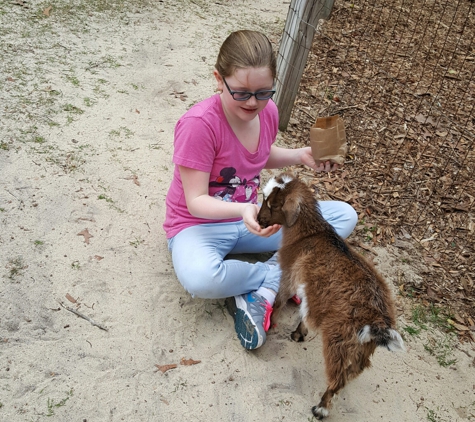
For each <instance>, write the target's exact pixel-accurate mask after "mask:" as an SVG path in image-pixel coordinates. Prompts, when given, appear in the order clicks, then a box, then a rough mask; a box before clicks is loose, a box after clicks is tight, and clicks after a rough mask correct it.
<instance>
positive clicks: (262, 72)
mask: <svg viewBox="0 0 475 422" xmlns="http://www.w3.org/2000/svg"><path fill="white" fill-rule="evenodd" d="M214 75H215V77H216V80H217V82H218V90H220V91H221V102H222V104H223V109H224V112H225V114H226V116H227V118H228V119H230V120H233V121H238V122H239V121H241V122H250V121H251V120H253V119H254V118H255V117H256V116H257V115H258V114H259V112H260V111H261V110H262V109H263V108H264V107H265V106H266V105H267V102H268V101H269V100H257V99H256V97H255V96H251V97H250V98H249V99H248V100H246V101H236V100H235V99H234V98H233V97H232V95H231V93H230V92H229V89H230V90H231V91H247V92H258V91H266V90H272V88H273V84H274V79H273V78H272V72H271V70H270V69H269V68H268V67H257V68H254V67H250V68H245V69H237V70H236V71H235V72H234V73H233V74H232V75H231V76H227V77H226V78H224V79H225V80H226V83H227V84H228V87H229V89H228V87H227V86H226V83H225V80H224V79H223V77H222V76H221V75H220V74H219V73H218V72H217V71H216V70H215V71H214Z"/></svg>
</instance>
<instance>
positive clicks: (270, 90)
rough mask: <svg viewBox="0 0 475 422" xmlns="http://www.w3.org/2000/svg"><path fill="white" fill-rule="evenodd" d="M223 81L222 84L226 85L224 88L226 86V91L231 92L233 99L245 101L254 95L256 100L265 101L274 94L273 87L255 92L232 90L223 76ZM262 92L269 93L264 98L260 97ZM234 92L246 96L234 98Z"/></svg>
mask: <svg viewBox="0 0 475 422" xmlns="http://www.w3.org/2000/svg"><path fill="white" fill-rule="evenodd" d="M223 81H224V85H226V88H228V91H229V93H230V94H231V97H233V99H234V100H235V101H247V100H248V99H249V98H251V97H256V100H259V101H266V100H270V99H271V98H272V97H273V96H274V94H275V89H263V90H261V91H256V92H248V91H233V90H231V88H229V85H228V83H227V82H226V79H224V77H223ZM264 92H266V93H269V95H266V96H265V97H264V98H262V97H260V94H262V93H264ZM234 94H241V95H244V94H246V97H243V98H236V97H235V96H234Z"/></svg>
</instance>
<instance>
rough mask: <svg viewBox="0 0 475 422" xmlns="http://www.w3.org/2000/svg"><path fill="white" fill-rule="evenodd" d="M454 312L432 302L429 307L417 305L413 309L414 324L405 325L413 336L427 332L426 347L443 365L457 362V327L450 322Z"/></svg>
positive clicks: (406, 329) (405, 330)
mask: <svg viewBox="0 0 475 422" xmlns="http://www.w3.org/2000/svg"><path fill="white" fill-rule="evenodd" d="M451 318H452V314H451V312H450V311H449V310H448V309H444V308H438V307H436V306H434V305H433V304H431V305H430V306H428V307H425V306H423V305H420V304H419V305H416V306H414V308H413V309H412V318H411V320H412V324H408V325H406V326H405V327H403V330H404V332H405V333H407V334H408V335H410V336H411V337H417V336H420V335H421V334H423V333H425V334H427V340H426V341H425V342H424V343H423V345H424V349H425V350H426V351H427V352H429V354H430V355H431V356H434V357H435V358H436V360H437V362H438V363H439V365H440V366H442V367H448V366H452V365H454V364H455V363H456V362H457V359H454V358H453V349H454V345H455V343H456V341H457V338H456V334H455V329H454V327H453V326H452V325H451V324H450V322H449V321H450V320H451Z"/></svg>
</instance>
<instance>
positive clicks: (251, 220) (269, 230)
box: [242, 204, 281, 237]
mask: <svg viewBox="0 0 475 422" xmlns="http://www.w3.org/2000/svg"><path fill="white" fill-rule="evenodd" d="M258 212H259V207H258V206H257V205H255V204H248V205H247V206H246V207H245V208H244V210H243V213H242V221H243V222H244V224H245V226H246V227H247V229H248V230H249V232H251V233H252V234H255V235H257V236H262V237H269V236H272V235H273V234H275V233H277V232H278V231H279V230H280V227H281V226H280V225H279V224H274V225H273V226H269V227H266V228H265V229H263V228H262V227H261V226H260V225H259V223H258V222H257V214H258Z"/></svg>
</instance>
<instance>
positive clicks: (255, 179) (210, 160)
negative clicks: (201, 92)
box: [163, 94, 279, 239]
mask: <svg viewBox="0 0 475 422" xmlns="http://www.w3.org/2000/svg"><path fill="white" fill-rule="evenodd" d="M258 117H259V119H260V136H259V147H258V149H257V151H256V152H254V153H251V152H249V151H248V150H247V149H246V148H244V146H243V145H242V144H241V143H240V142H239V140H238V139H237V137H236V135H235V134H234V132H233V130H232V129H231V126H230V125H229V123H228V121H227V120H226V117H225V115H224V111H223V108H222V105H221V98H220V96H219V94H216V95H213V96H212V97H210V98H208V99H206V100H204V101H201V102H199V103H198V104H195V105H194V106H193V107H192V108H191V109H190V110H188V111H187V112H186V113H185V114H184V115H183V116H182V117H181V118H180V120H179V121H178V123H177V125H176V127H175V141H174V146H175V150H174V154H173V162H174V163H175V170H174V173H173V180H172V182H171V185H170V189H169V190H168V193H167V198H166V206H167V210H166V217H165V222H164V224H163V228H164V229H165V232H166V235H167V238H168V239H170V238H172V237H173V236H175V235H176V234H178V233H179V232H180V231H181V230H183V229H185V228H187V227H190V226H194V225H196V224H203V223H213V222H227V221H239V218H234V219H227V220H207V219H204V218H197V217H193V216H192V215H191V214H190V213H189V212H188V208H187V206H186V201H185V194H184V192H183V186H182V183H181V178H180V171H179V169H178V166H183V167H188V168H192V169H195V170H200V171H203V172H207V173H210V179H209V195H210V196H213V197H214V198H216V200H220V201H229V202H252V203H256V202H257V193H258V189H259V184H260V172H261V170H262V169H263V168H264V166H265V164H266V163H267V160H268V158H269V154H270V148H271V145H272V144H273V143H274V141H275V138H276V135H277V131H278V124H279V116H278V111H277V106H276V105H275V103H274V102H273V101H272V100H270V101H269V102H268V103H267V105H266V107H265V108H264V110H262V111H261V112H260V113H259V116H258Z"/></svg>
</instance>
